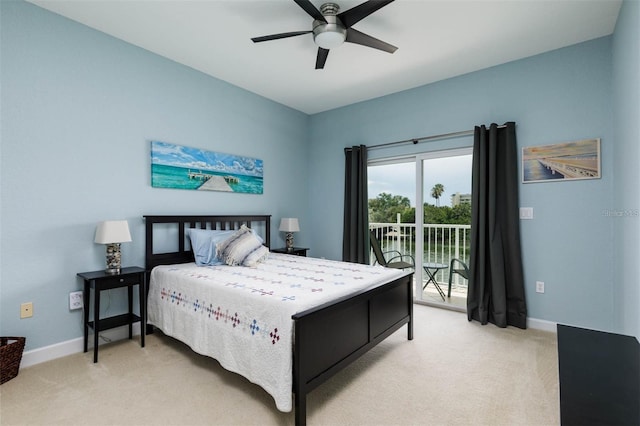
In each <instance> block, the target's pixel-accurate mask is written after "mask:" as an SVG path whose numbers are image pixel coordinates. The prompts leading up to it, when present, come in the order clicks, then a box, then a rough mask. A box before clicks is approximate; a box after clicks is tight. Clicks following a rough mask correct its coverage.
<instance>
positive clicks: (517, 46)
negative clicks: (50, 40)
mask: <svg viewBox="0 0 640 426" xmlns="http://www.w3.org/2000/svg"><path fill="white" fill-rule="evenodd" d="M29 1H30V2H31V3H34V4H36V5H38V6H41V7H43V8H46V9H48V10H50V11H52V12H55V13H58V14H60V15H63V16H66V17H68V18H71V19H73V20H75V21H78V22H81V23H83V24H85V25H88V26H89V27H92V28H95V29H97V30H100V31H103V32H105V33H107V34H110V35H112V36H114V37H117V38H119V39H122V40H124V41H127V42H129V43H131V44H134V45H136V46H140V47H142V48H144V49H147V50H149V51H151V52H154V53H157V54H158V55H161V56H164V57H166V58H169V59H172V60H174V61H176V62H179V63H182V64H184V65H187V66H189V67H192V68H194V69H196V70H199V71H202V72H204V73H206V74H210V75H212V76H214V77H217V78H219V79H222V80H224V81H227V82H229V83H231V84H234V85H236V86H240V87H242V88H244V89H247V90H249V91H251V92H254V93H257V94H259V95H262V96H264V97H267V98H269V99H272V100H274V101H276V102H279V103H282V104H284V105H287V106H289V107H291V108H295V109H297V110H300V111H302V112H305V113H307V114H313V113H317V112H321V111H325V110H329V109H333V108H337V107H340V106H344V105H348V104H352V103H355V102H359V101H363V100H367V99H372V98H376V97H379V96H383V95H387V94H390V93H394V92H398V91H401V90H406V89H410V88H413V87H417V86H421V85H424V84H427V83H432V82H434V81H438V80H443V79H446V78H450V77H453V76H456V75H461V74H465V73H468V72H472V71H476V70H479V69H483V68H487V67H490V66H494V65H498V64H502V63H505V62H509V61H513V60H516V59H520V58H524V57H527V56H531V55H536V54H539V53H542V52H546V51H549V50H553V49H557V48H560V47H564V46H569V45H572V44H575V43H579V42H582V41H586V40H590V39H594V38H597V37H602V36H605V35H609V34H611V33H612V32H613V30H614V28H615V23H616V19H617V17H618V12H619V10H620V6H621V2H622V0H495V1H490V0H467V1H463V0H397V1H395V2H393V3H391V4H389V5H387V6H385V7H383V8H382V9H380V10H378V11H377V12H375V13H374V14H372V15H370V16H368V17H367V18H365V19H363V20H362V21H360V22H358V23H357V24H355V25H354V28H355V29H358V30H359V31H361V32H364V33H367V34H369V35H371V36H373V37H376V38H378V39H381V40H383V41H386V42H388V43H391V44H393V45H395V46H397V47H398V50H397V51H396V52H395V53H394V54H389V53H386V52H381V51H378V50H375V49H371V48H368V47H364V46H359V45H355V44H350V43H345V44H343V45H342V46H340V47H338V48H335V49H332V50H331V51H330V54H329V57H328V59H327V62H326V65H325V68H324V69H323V70H316V69H315V58H316V52H317V47H316V46H315V44H314V42H313V37H312V35H311V34H306V35H302V36H298V37H292V38H287V39H281V40H275V41H269V42H264V43H253V42H252V41H251V40H250V38H251V37H256V36H262V35H269V34H274V33H281V32H289V31H304V30H310V29H311V22H312V20H313V19H312V18H311V17H310V16H309V15H307V13H306V12H305V11H304V10H302V9H301V8H300V7H299V6H298V5H297V4H295V3H294V2H293V1H291V0H224V1H223V0H29ZM334 1H335V2H336V3H338V4H339V5H340V6H341V11H344V10H347V9H350V8H351V7H353V6H356V5H358V4H360V3H362V1H363V0H355V1H354V0H334ZM312 2H313V4H314V5H315V6H316V7H318V8H319V7H320V5H321V4H323V3H325V2H326V1H323V0H312Z"/></svg>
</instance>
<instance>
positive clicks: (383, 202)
mask: <svg viewBox="0 0 640 426" xmlns="http://www.w3.org/2000/svg"><path fill="white" fill-rule="evenodd" d="M438 185H439V186H440V188H438V192H437V194H438V197H435V196H434V195H433V194H434V193H436V187H437V186H438ZM443 192H444V187H443V186H442V185H440V184H437V185H436V186H434V188H433V189H432V191H431V193H432V196H433V198H435V199H436V205H433V204H429V203H424V223H425V224H458V225H469V224H471V204H468V203H460V204H457V205H456V206H454V207H449V206H440V205H439V201H438V200H439V198H440V197H441V196H442V194H443ZM398 213H400V221H401V222H402V223H415V219H416V209H415V207H411V203H410V201H409V198H407V197H403V196H400V195H393V194H389V193H386V192H383V193H381V194H379V195H378V196H377V197H376V198H374V199H370V200H369V222H376V223H395V222H396V217H397V214H398Z"/></svg>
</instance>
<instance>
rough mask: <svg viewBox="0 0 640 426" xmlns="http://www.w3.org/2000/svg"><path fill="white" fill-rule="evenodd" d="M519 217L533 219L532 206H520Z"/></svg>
mask: <svg viewBox="0 0 640 426" xmlns="http://www.w3.org/2000/svg"><path fill="white" fill-rule="evenodd" d="M520 219H533V207H520Z"/></svg>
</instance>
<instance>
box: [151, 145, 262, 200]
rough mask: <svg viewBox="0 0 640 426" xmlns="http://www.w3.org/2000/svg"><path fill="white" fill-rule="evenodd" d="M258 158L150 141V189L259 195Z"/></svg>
mask: <svg viewBox="0 0 640 426" xmlns="http://www.w3.org/2000/svg"><path fill="white" fill-rule="evenodd" d="M263 172H264V171H263V166H262V160H259V159H257V158H251V157H241V156H238V155H232V154H224V153H220V152H213V151H206V150H203V149H198V148H189V147H186V146H180V145H174V144H171V143H166V142H159V141H152V142H151V186H152V187H154V188H175V189H191V190H199V191H224V192H241V193H249V194H262V192H263V182H262V179H263Z"/></svg>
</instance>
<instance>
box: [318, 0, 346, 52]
mask: <svg viewBox="0 0 640 426" xmlns="http://www.w3.org/2000/svg"><path fill="white" fill-rule="evenodd" d="M336 7H337V5H336ZM325 19H326V20H327V22H322V21H317V20H316V21H314V22H313V41H314V42H315V43H316V44H317V45H318V46H319V47H321V48H323V49H327V50H328V49H333V48H334V47H338V46H340V45H341V44H342V43H344V41H345V40H346V39H347V29H346V28H345V26H344V25H342V22H340V20H339V19H338V18H337V17H336V16H335V15H325Z"/></svg>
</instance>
